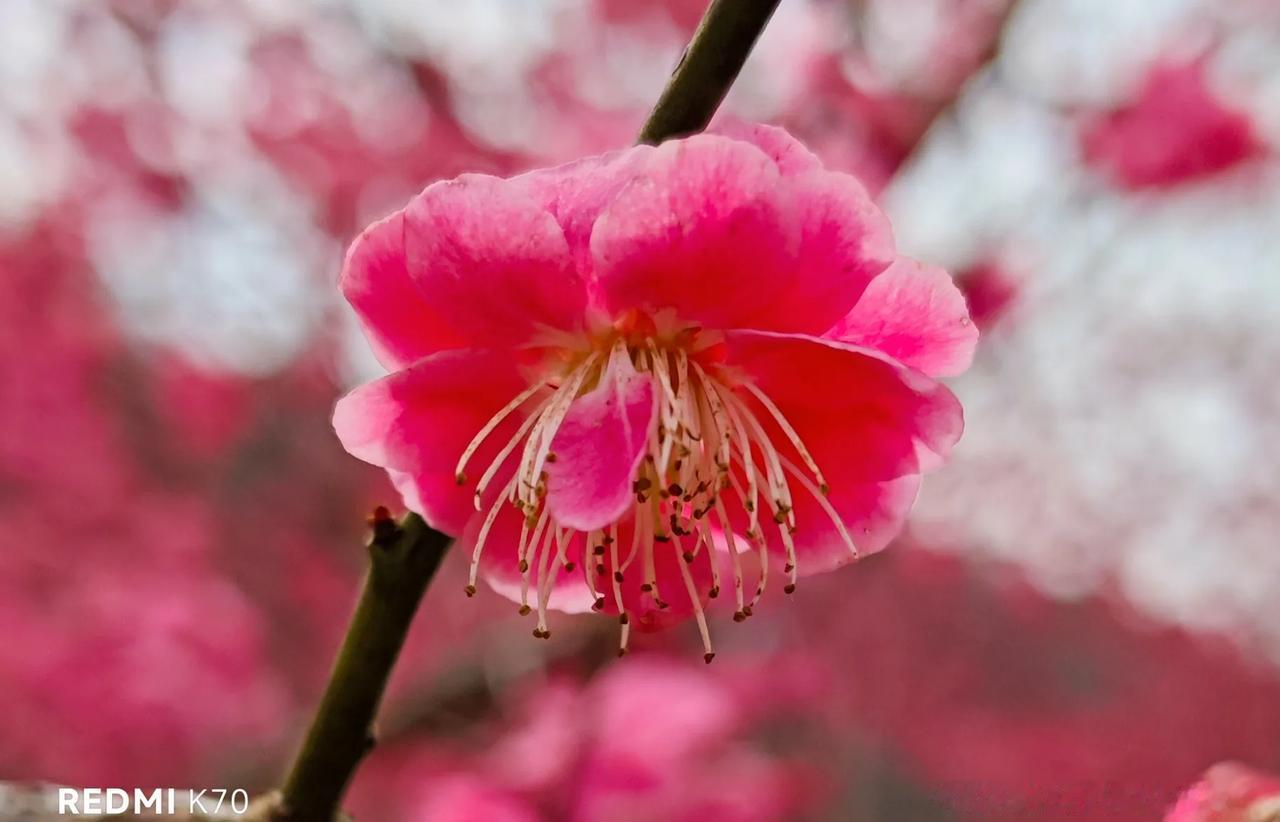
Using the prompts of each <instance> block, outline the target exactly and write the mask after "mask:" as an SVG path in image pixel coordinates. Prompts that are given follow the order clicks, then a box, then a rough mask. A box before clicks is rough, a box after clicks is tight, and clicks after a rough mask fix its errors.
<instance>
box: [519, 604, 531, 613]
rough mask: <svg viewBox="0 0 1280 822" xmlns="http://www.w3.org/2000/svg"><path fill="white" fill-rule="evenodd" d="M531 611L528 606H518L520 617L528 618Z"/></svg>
mask: <svg viewBox="0 0 1280 822" xmlns="http://www.w3.org/2000/svg"><path fill="white" fill-rule="evenodd" d="M532 611H533V609H532V608H530V607H529V606H528V605H521V606H520V616H528V615H529V614H530V613H531V612H532Z"/></svg>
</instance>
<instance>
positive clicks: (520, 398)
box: [454, 380, 547, 485]
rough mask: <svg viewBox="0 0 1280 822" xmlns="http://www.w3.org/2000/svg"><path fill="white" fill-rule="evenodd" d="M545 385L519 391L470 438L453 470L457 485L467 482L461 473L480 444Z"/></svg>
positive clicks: (540, 383)
mask: <svg viewBox="0 0 1280 822" xmlns="http://www.w3.org/2000/svg"><path fill="white" fill-rule="evenodd" d="M546 384H547V383H546V381H545V380H543V381H542V382H539V383H535V384H534V385H531V386H529V387H528V388H526V389H525V390H524V391H521V392H520V393H519V394H517V395H516V397H515V399H513V400H512V401H511V402H509V403H507V404H506V405H504V406H503V407H502V410H500V411H499V412H498V413H496V414H494V415H493V416H492V417H490V418H489V421H488V422H486V423H485V424H484V425H483V426H482V427H481V428H480V430H479V431H478V432H476V435H475V436H474V437H472V438H471V442H469V443H467V447H466V449H464V450H463V452H462V456H461V457H460V458H459V459H458V466H457V467H456V468H455V469H454V474H455V475H456V476H457V479H458V484H459V485H463V484H464V483H466V481H467V477H466V474H464V473H463V469H464V468H466V467H467V461H468V460H470V459H471V457H472V456H474V455H475V453H476V451H478V450H479V448H480V446H481V444H483V443H484V441H485V440H486V439H488V438H489V435H490V434H492V433H493V429H495V428H497V427H498V426H499V425H500V424H501V423H502V421H503V420H505V419H506V418H507V417H508V416H509V415H510V414H511V412H512V411H515V410H516V409H517V408H519V407H520V406H521V405H523V404H524V401H525V400H527V399H529V398H530V397H532V396H533V395H534V394H536V393H538V391H540V390H541V389H542V387H543V386H544V385H546Z"/></svg>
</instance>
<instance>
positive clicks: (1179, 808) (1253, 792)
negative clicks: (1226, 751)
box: [1164, 762, 1280, 822]
mask: <svg viewBox="0 0 1280 822" xmlns="http://www.w3.org/2000/svg"><path fill="white" fill-rule="evenodd" d="M1164 819H1165V822H1276V820H1280V778H1277V777H1276V776H1274V775H1272V774H1265V773H1260V772H1259V771H1256V770H1254V769H1252V768H1249V767H1247V766H1245V765H1241V764H1239V763H1237V762H1223V763H1220V764H1218V765H1214V766H1213V767H1212V768H1210V769H1209V770H1208V771H1206V772H1205V774H1204V777H1203V778H1202V779H1201V780H1200V781H1199V782H1197V783H1196V784H1195V785H1192V786H1191V787H1190V788H1188V789H1187V791H1186V793H1184V794H1183V795H1182V797H1181V798H1179V799H1178V803H1177V804H1176V805H1174V806H1173V808H1171V809H1170V810H1169V813H1168V814H1167V815H1165V818H1164Z"/></svg>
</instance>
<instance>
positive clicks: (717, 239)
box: [591, 134, 893, 333]
mask: <svg viewBox="0 0 1280 822" xmlns="http://www.w3.org/2000/svg"><path fill="white" fill-rule="evenodd" d="M792 165H794V164H793V163H791V162H790V161H788V166H789V167H790V166H792ZM892 250H893V241H892V235H891V233H890V231H889V227H888V222H887V220H886V219H885V218H884V216H883V215H882V214H881V213H880V211H879V210H878V209H877V208H876V207H875V205H874V204H872V202H871V200H870V198H869V197H868V195H867V193H866V190H865V189H864V188H863V187H862V186H861V184H859V183H858V182H857V180H855V179H854V178H852V177H849V176H847V175H843V174H837V173H835V172H827V171H821V170H810V171H805V172H801V173H794V174H790V175H788V176H784V175H782V174H780V172H779V169H778V165H777V164H776V163H775V162H774V161H773V160H772V159H770V157H769V156H768V155H767V154H765V153H764V152H763V151H761V150H760V149H759V148H757V147H756V146H754V145H751V144H748V143H745V142H742V141H739V140H733V139H729V138H726V137H721V136H717V135H709V134H702V135H695V136H694V137H690V138H687V139H684V140H678V141H671V142H669V143H665V144H663V145H662V146H659V147H658V148H657V149H654V150H653V151H652V152H651V153H650V154H648V155H647V157H646V161H645V164H644V169H643V172H642V173H641V174H640V175H639V176H638V177H637V178H636V179H634V180H632V181H631V182H630V183H629V184H628V185H627V186H626V187H625V188H624V189H623V190H622V191H621V193H619V194H618V196H617V197H616V198H615V199H614V200H613V202H612V203H610V205H609V206H608V207H607V208H606V209H605V210H604V212H603V213H602V214H601V215H600V218H599V219H598V220H597V221H596V225H595V229H594V232H593V233H592V237H591V253H592V257H593V259H594V262H595V270H596V274H597V277H598V280H599V288H600V292H601V298H602V301H603V303H604V306H605V308H606V309H608V310H610V311H612V312H614V313H620V312H622V311H624V310H627V309H631V308H640V309H644V310H647V311H650V312H656V311H659V310H661V309H663V308H674V309H676V312H677V314H678V315H679V316H680V317H681V318H682V319H686V320H688V321H690V322H693V323H699V324H702V325H704V326H709V327H712V328H764V329H768V330H782V331H804V332H811V333H821V332H823V331H825V330H827V329H828V328H830V327H831V325H832V324H833V323H834V322H836V320H838V319H839V318H840V317H842V316H844V315H845V314H846V313H847V312H848V311H849V309H850V308H852V307H853V305H854V303H855V302H856V301H857V299H858V297H859V296H860V295H861V294H862V291H863V289H864V288H865V287H866V284H867V282H869V281H870V279H871V278H872V277H873V276H875V275H876V274H878V273H880V272H881V271H882V270H884V268H885V267H886V266H887V265H888V264H889V262H890V261H891V260H892V258H893V254H892Z"/></svg>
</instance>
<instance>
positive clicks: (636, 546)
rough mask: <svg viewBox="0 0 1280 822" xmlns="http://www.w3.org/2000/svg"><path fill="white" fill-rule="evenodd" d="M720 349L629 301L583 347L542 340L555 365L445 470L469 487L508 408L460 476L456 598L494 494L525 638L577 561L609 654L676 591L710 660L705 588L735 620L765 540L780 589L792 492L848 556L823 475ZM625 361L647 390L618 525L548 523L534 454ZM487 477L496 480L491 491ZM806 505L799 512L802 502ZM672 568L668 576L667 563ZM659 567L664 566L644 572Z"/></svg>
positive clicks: (793, 569) (752, 601)
mask: <svg viewBox="0 0 1280 822" xmlns="http://www.w3.org/2000/svg"><path fill="white" fill-rule="evenodd" d="M724 351H725V346H724V345H723V342H722V340H721V338H720V337H719V336H718V335H717V334H715V333H709V332H706V331H704V330H703V329H701V328H699V327H696V326H689V325H681V324H680V323H678V322H677V321H675V319H674V318H673V317H670V316H664V315H662V314H659V315H657V317H656V318H655V317H650V316H648V315H646V314H643V313H639V312H627V313H626V314H624V315H623V316H622V317H621V318H619V319H618V320H616V321H615V322H614V323H612V324H611V325H610V326H609V327H608V328H607V329H606V330H604V331H603V332H602V333H597V334H595V335H592V336H590V337H588V338H587V341H586V343H585V344H580V345H577V346H563V347H559V348H557V349H555V350H554V351H553V352H552V354H553V356H552V357H550V358H549V359H550V360H551V361H553V362H555V363H556V365H555V366H554V367H552V368H549V369H545V370H543V371H541V372H539V375H538V376H537V377H535V378H533V379H531V380H530V385H529V386H528V387H527V388H526V389H525V390H523V391H521V392H520V393H519V394H517V395H516V396H515V397H513V398H512V399H511V401H510V402H508V403H507V404H506V405H505V406H504V407H503V408H502V409H500V410H499V411H498V412H497V413H496V414H494V416H493V417H492V418H490V419H489V421H488V422H486V423H485V425H484V426H482V427H481V429H480V430H479V431H478V432H477V433H476V435H475V437H474V438H473V439H472V440H471V442H470V443H469V444H468V445H467V447H466V449H465V450H464V451H463V453H462V455H461V457H460V458H459V460H458V465H457V481H458V483H459V484H460V485H465V484H468V482H469V477H468V475H467V474H466V473H465V471H466V469H467V466H468V464H469V463H470V461H471V459H472V457H474V456H475V454H476V452H477V451H478V450H479V448H480V446H481V445H482V444H483V443H484V442H486V441H487V440H488V439H489V438H490V436H491V435H492V434H493V432H494V431H495V430H497V429H498V427H499V426H500V425H501V424H502V423H503V422H504V421H505V420H507V419H508V418H509V417H511V416H512V415H518V416H520V417H521V418H522V419H521V422H520V424H519V425H518V426H517V427H516V429H515V433H514V434H512V435H511V436H510V438H509V439H508V440H507V441H506V442H505V444H503V446H502V447H501V449H500V450H499V451H498V454H497V456H496V457H495V458H494V459H493V460H492V461H491V462H490V463H489V465H488V466H487V467H486V468H485V469H484V470H483V471H482V472H481V473H480V474H479V476H478V479H477V480H476V482H475V487H474V500H475V505H476V509H477V510H478V511H480V512H481V514H480V515H481V516H483V520H482V524H481V526H480V530H479V532H478V536H477V538H476V541H475V547H474V550H473V553H472V557H471V567H470V577H469V580H468V584H467V587H466V591H467V594H468V595H469V596H470V595H474V593H475V591H476V580H477V577H478V572H479V564H480V559H481V556H482V554H483V552H484V551H485V550H486V543H487V542H488V540H489V535H490V533H491V531H492V529H493V524H494V522H495V521H496V519H497V517H498V515H499V513H500V511H501V510H502V508H503V506H506V505H509V506H513V507H514V508H515V509H516V510H517V511H518V512H519V515H520V516H521V529H520V537H519V542H518V544H517V545H515V546H500V547H499V546H489V550H502V551H509V550H514V551H515V553H516V558H517V567H518V569H519V572H520V575H521V583H520V612H521V613H522V614H528V613H531V612H533V611H534V610H535V609H536V611H537V624H536V626H535V628H534V630H533V635H534V636H535V637H538V638H544V639H545V638H548V637H549V636H550V630H549V628H548V626H547V609H548V602H549V600H550V597H551V592H552V590H553V589H554V587H555V584H556V581H557V579H558V578H559V575H560V574H562V573H565V574H574V573H578V574H582V575H583V577H584V579H585V582H586V585H587V588H588V590H589V591H590V593H591V595H592V596H593V597H594V600H595V605H594V608H595V610H597V611H611V612H614V613H616V614H617V616H618V620H619V623H620V626H621V634H620V643H619V653H620V654H625V653H626V650H627V645H628V639H629V636H630V630H631V627H632V624H633V622H634V621H635V619H636V617H637V616H639V614H637V613H635V611H636V610H637V609H639V610H642V611H643V612H644V613H645V614H646V615H650V614H652V612H654V611H657V612H661V611H665V610H667V609H669V608H670V607H671V606H672V603H675V602H679V601H680V599H684V600H686V601H687V602H688V604H689V610H690V611H691V612H692V614H693V616H694V618H695V619H696V620H697V623H698V628H699V632H700V634H701V637H702V642H703V646H704V659H705V660H706V661H707V662H710V661H711V660H712V658H713V657H714V656H715V652H714V650H713V648H712V642H711V635H710V630H709V628H708V623H707V616H706V613H705V608H704V602H709V601H710V600H714V599H717V598H719V597H720V595H721V593H722V587H721V584H722V583H721V581H722V578H727V580H728V583H729V584H730V585H731V586H732V591H731V595H732V597H733V601H734V613H733V618H734V621H736V622H741V621H743V620H745V619H747V618H748V617H749V616H751V615H752V613H753V612H754V609H755V608H756V606H757V605H758V604H759V602H760V599H761V597H763V596H764V593H765V590H766V588H767V586H768V583H769V573H770V568H769V548H768V545H769V544H772V545H774V546H775V547H776V548H778V549H780V550H779V553H784V554H785V557H786V561H785V564H784V566H783V568H782V572H783V574H784V575H785V578H786V581H785V582H784V585H783V590H784V591H785V592H786V593H788V594H790V593H792V592H794V591H795V588H796V582H797V579H798V574H799V567H798V566H799V563H798V561H797V557H796V547H795V534H796V533H797V530H798V529H799V528H801V527H803V526H804V525H805V524H804V523H801V522H798V521H797V515H796V501H797V499H799V498H801V497H804V498H807V499H812V500H814V501H816V502H817V508H818V509H820V510H821V511H822V512H823V513H824V514H825V516H826V517H827V518H828V519H829V520H830V521H831V523H832V524H833V525H834V528H835V530H836V532H837V533H838V534H839V535H840V538H841V539H842V540H843V541H844V543H845V544H846V547H847V549H848V550H849V551H850V552H851V553H852V555H853V556H854V557H857V554H858V551H857V548H856V546H855V545H854V543H853V540H852V539H851V538H850V536H849V534H848V531H847V530H846V528H845V526H844V524H843V523H842V522H841V520H840V517H839V516H838V514H837V513H836V511H835V509H834V508H833V506H832V505H831V503H830V502H829V501H828V499H827V495H828V493H829V488H828V486H827V483H826V480H825V479H824V477H823V474H822V471H821V470H820V468H819V466H818V465H817V463H816V462H815V461H814V459H813V457H812V455H811V454H810V451H809V449H808V448H806V446H805V444H804V442H803V441H802V439H801V437H800V435H799V434H798V432H797V431H796V429H795V428H794V427H793V426H792V425H791V423H790V422H789V421H788V420H787V418H786V417H785V416H784V414H783V412H782V411H781V409H779V408H778V406H777V405H776V404H775V403H774V402H773V400H772V399H770V397H769V396H768V395H767V394H766V393H765V392H764V391H762V390H761V389H760V388H759V387H757V386H756V385H755V384H754V383H753V382H752V381H751V380H750V379H749V378H748V377H746V376H745V375H744V374H742V373H741V372H739V371H738V370H737V369H735V368H734V367H733V364H732V363H728V362H725V361H724ZM624 362H625V364H627V365H629V366H630V367H631V368H632V369H634V370H635V371H637V372H640V373H644V374H648V375H650V377H651V379H652V383H653V386H654V391H653V393H652V395H653V413H652V414H651V415H650V422H649V426H648V430H647V431H644V432H641V435H642V437H643V444H642V456H641V459H640V460H639V462H638V465H637V467H636V469H635V471H634V475H633V476H632V477H631V496H630V504H629V506H628V510H627V511H625V512H624V513H623V515H622V516H620V517H619V518H618V519H617V521H615V522H612V523H610V524H609V525H607V526H605V527H603V528H600V529H596V530H593V531H587V532H579V531H576V530H574V529H572V528H569V527H566V526H563V525H561V524H559V523H557V522H556V520H555V517H554V516H553V515H552V514H551V512H550V511H549V509H548V505H547V493H548V482H549V481H551V477H550V475H549V472H548V466H549V465H551V464H554V463H555V461H556V454H555V452H554V451H553V449H552V443H553V441H554V439H555V436H556V433H557V432H558V431H559V430H560V427H561V425H562V424H563V423H564V421H565V418H566V416H567V415H568V414H569V411H570V408H571V407H572V405H573V402H574V400H576V399H577V398H579V397H580V396H582V395H583V394H584V393H586V392H588V391H591V390H592V389H593V388H595V387H596V386H598V385H599V384H600V381H601V380H602V379H603V378H604V376H605V374H606V373H607V372H608V370H609V369H610V368H611V367H618V366H619V365H622V364H624ZM517 454H518V461H517V462H516V463H515V464H516V468H515V470H514V472H513V473H512V474H511V476H510V477H508V478H506V479H505V480H500V479H499V473H500V471H501V470H502V468H503V466H506V465H509V463H510V460H511V458H512V457H513V456H516V455H517ZM600 458H601V459H606V458H608V455H601V457H600ZM495 483H502V485H501V487H500V488H498V489H497V492H496V493H495V492H494V488H495ZM805 509H806V510H808V511H810V512H812V511H813V510H814V506H812V505H806V506H805ZM664 552H665V553H667V554H668V556H666V557H663V556H662V554H663V553H664ZM751 554H754V555H756V557H757V560H756V562H755V563H754V564H755V566H756V567H757V568H758V572H757V573H756V574H755V575H754V576H755V585H754V587H753V588H748V586H747V585H746V583H745V582H744V560H745V559H746V557H747V556H749V555H751ZM704 555H705V556H704ZM722 565H725V566H727V567H725V568H722ZM673 566H674V567H675V568H676V569H677V572H675V573H672V572H670V568H672V567H673ZM659 567H662V568H664V569H667V570H666V571H664V572H663V573H662V574H659V572H658V569H659ZM695 567H697V568H698V569H699V572H698V574H697V577H698V579H697V580H696V579H695V573H694V572H693V570H692V569H694V568H695ZM633 578H634V579H633ZM708 578H709V584H708ZM636 579H638V580H639V581H640V584H639V586H638V591H639V597H640V602H637V601H636V599H635V594H634V591H635V590H636V589H635V586H634V585H633V584H632V585H629V586H628V590H629V591H631V595H630V596H624V583H628V582H629V581H630V582H631V583H634V582H635V580H636ZM677 598H680V599H677ZM531 601H532V602H533V603H534V604H533V605H531V604H530V603H531Z"/></svg>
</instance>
